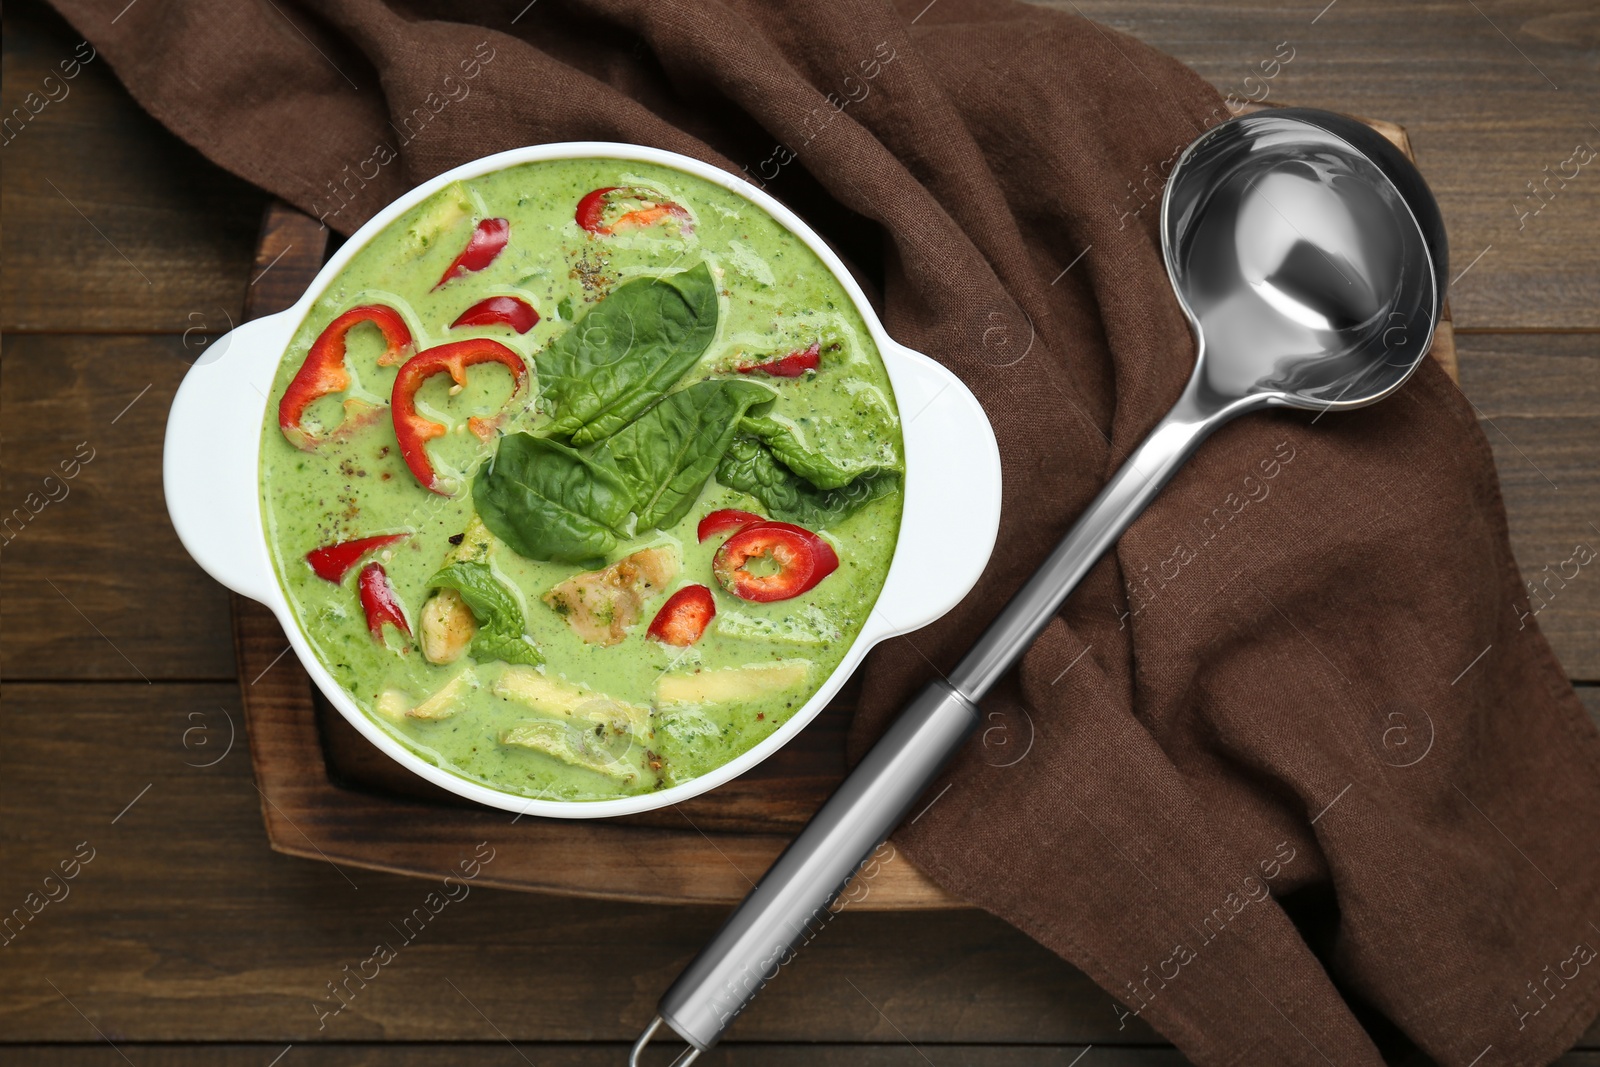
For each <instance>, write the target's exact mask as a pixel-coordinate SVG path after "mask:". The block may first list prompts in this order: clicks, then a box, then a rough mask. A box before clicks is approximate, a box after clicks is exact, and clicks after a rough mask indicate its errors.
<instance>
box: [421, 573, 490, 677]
mask: <svg viewBox="0 0 1600 1067" xmlns="http://www.w3.org/2000/svg"><path fill="white" fill-rule="evenodd" d="M417 631H418V634H419V637H420V643H421V645H422V656H423V658H424V659H426V660H427V661H428V662H429V663H437V664H441V665H442V664H446V663H454V662H455V661H456V660H458V659H460V658H461V656H462V655H463V654H464V653H465V652H466V651H467V646H468V645H470V644H472V638H473V637H474V636H475V635H476V634H477V632H478V620H477V619H475V618H473V617H472V609H471V608H469V607H467V602H466V601H465V600H462V599H461V594H460V593H458V592H456V591H455V590H454V589H448V588H446V589H441V590H439V591H438V592H437V593H435V594H433V596H431V597H429V598H428V602H427V603H426V604H424V605H422V617H421V619H420V620H419V622H418V624H417Z"/></svg>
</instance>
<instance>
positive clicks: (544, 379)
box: [261, 159, 903, 800]
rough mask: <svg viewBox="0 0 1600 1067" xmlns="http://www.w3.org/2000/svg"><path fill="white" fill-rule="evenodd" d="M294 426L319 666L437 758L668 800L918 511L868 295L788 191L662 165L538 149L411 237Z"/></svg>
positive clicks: (766, 700)
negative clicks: (794, 209) (768, 191)
mask: <svg viewBox="0 0 1600 1067" xmlns="http://www.w3.org/2000/svg"><path fill="white" fill-rule="evenodd" d="M490 298H514V299H500V300H496V301H491V299H490ZM361 309H364V310H361ZM469 309H471V310H470V313H469ZM530 309H531V312H533V313H536V316H537V321H536V322H533V319H534V317H535V315H534V314H530ZM469 323H477V324H476V325H472V324H469ZM530 323H532V325H531V326H530V325H529V324H530ZM519 331H525V332H519ZM485 339H487V340H485ZM460 342H470V343H468V344H460ZM446 345H449V346H451V347H448V348H443V347H441V346H446ZM397 379H398V380H399V381H400V387H399V388H397V387H396V382H397ZM418 382H420V385H419V384H418ZM458 382H461V383H464V384H460V385H459V386H458ZM261 444H262V451H261V457H262V458H261V494H262V510H263V515H264V518H265V523H266V530H267V539H268V543H269V544H270V546H271V551H272V556H273V561H274V565H275V566H276V568H277V572H278V576H279V579H280V580H281V582H282V585H283V588H284V590H285V593H286V594H287V597H288V600H289V604H290V606H291V608H292V610H293V612H294V615H295V617H296V619H297V620H298V621H299V623H300V626H301V628H302V630H303V632H304V633H305V635H306V637H307V639H308V641H309V642H310V643H311V645H312V647H313V648H314V649H315V651H316V654H317V656H318V658H319V659H320V660H321V661H322V663H323V664H324V665H325V666H326V667H327V668H328V670H329V671H330V672H331V674H332V675H333V677H334V678H335V679H336V680H337V681H338V683H339V684H340V685H341V686H342V687H343V688H344V689H345V690H346V691H347V692H348V693H349V694H350V696H351V697H352V698H353V699H354V700H355V702H356V703H357V704H358V705H359V706H360V707H361V708H362V710H363V711H364V712H365V713H366V714H367V715H368V716H370V717H371V718H372V720H373V721H374V722H376V723H378V724H379V725H380V726H381V727H382V728H383V729H384V730H385V731H386V732H388V733H389V734H390V735H392V736H393V737H395V738H396V739H397V740H398V741H400V742H401V743H402V744H404V745H405V746H406V747H407V748H409V749H411V750H412V751H414V752H416V753H417V754H419V755H420V756H422V758H424V759H426V760H428V761H429V762H431V763H433V764H435V765H437V766H439V767H441V768H444V769H446V770H448V771H450V772H452V773H455V774H457V775H460V776H462V777H464V778H467V779H469V780H472V781H475V782H479V783H482V784H484V785H488V786H491V787H493V788H496V789H501V790H505V791H509V792H512V793H516V794H520V795H524V796H529V797H545V798H551V799H560V800H599V799H608V798H614V797H621V796H629V795H636V794H642V793H648V792H651V791H653V790H657V789H662V788H666V787H669V786H672V785H676V784H679V783H682V782H686V781H689V780H690V779H693V778H695V777H697V776H699V775H703V774H705V773H706V772H708V771H710V770H712V769H714V768H716V767H718V766H720V765H722V764H724V763H726V762H727V761H729V760H730V759H733V758H734V757H735V756H737V755H739V754H740V753H742V752H744V751H746V750H747V749H749V748H750V747H751V746H752V745H754V744H756V743H757V742H759V741H760V740H762V739H763V738H764V737H766V736H767V735H769V734H770V733H771V732H772V731H773V730H775V729H777V728H778V727H779V726H781V725H782V724H783V723H784V722H785V721H786V720H787V719H788V718H789V717H790V716H791V715H792V714H793V713H794V711H795V710H796V709H797V708H799V707H801V706H802V705H803V704H804V703H805V702H806V700H807V699H809V697H810V696H811V695H812V694H813V693H814V692H815V691H816V690H817V688H818V687H819V686H820V685H821V684H822V683H823V681H824V680H825V679H826V678H827V677H828V675H829V674H830V673H831V672H832V671H833V670H834V668H835V667H836V666H837V665H838V664H839V661H840V660H841V658H842V657H843V656H844V654H845V652H846V651H847V650H848V648H849V647H850V645H851V643H852V642H853V641H854V639H855V637H856V635H857V633H858V632H859V631H860V629H861V627H862V625H863V623H864V622H865V621H866V618H867V615H868V613H869V612H870V611H871V609H872V605H873V603H874V601H875V600H876V598H877V596H878V593H879V591H880V590H881V588H882V586H883V581H884V578H885V576H886V574H887V572H888V569H889V561H890V557H891V555H892V554H893V551H894V546H895V541H896V537H897V534H898V529H899V522H900V511H901V503H902V492H901V486H902V478H901V476H902V473H903V456H902V444H901V436H900V428H899V418H898V413H897V410H896V407H895V402H894V396H893V393H892V391H891V389H890V386H889V381H888V376H887V374H886V373H885V371H884V367H883V364H882V362H881V360H880V358H879V355H878V352H877V349H876V348H875V346H874V344H873V342H872V338H871V335H870V333H869V332H868V330H867V328H866V326H865V324H864V323H863V322H862V320H861V317H860V315H859V314H858V313H857V311H856V309H855V306H854V304H853V303H852V302H851V300H850V298H849V296H848V295H847V294H846V293H845V291H844V290H843V288H842V287H841V286H840V285H839V283H838V281H837V280H836V279H835V278H834V277H833V275H832V274H831V273H830V272H829V271H828V269H827V268H826V267H825V266H824V265H823V264H822V262H821V261H820V260H819V259H818V258H817V257H816V255H815V254H813V253H812V251H811V250H810V249H809V248H807V247H806V245H805V243H804V242H803V241H801V240H800V239H798V238H797V237H796V236H794V235H793V234H792V233H790V232H789V231H788V230H786V229H785V228H783V227H782V226H781V225H779V224H778V223H777V221H776V220H774V219H773V218H771V217H770V216H768V215H767V214H766V213H765V212H764V211H762V210H761V209H759V208H757V207H756V206H754V205H753V204H751V203H749V202H748V201H746V200H744V199H743V198H741V197H739V196H737V195H735V194H733V193H731V192H728V191H726V190H724V189H721V188H719V187H717V186H715V185H713V184H711V183H709V182H706V181H704V180H702V179H699V178H696V177H693V176H691V175H688V174H685V173H682V172H680V171H676V170H671V169H668V168H664V167H658V166H653V165H649V164H644V163H629V162H622V161H616V160H605V159H571V160H558V161H550V162H543V163H529V164H523V165H520V166H515V167H510V168H507V169H504V170H501V171H497V172H495V173H492V174H487V175H484V176H482V177H479V178H474V179H470V180H464V181H460V182H456V183H454V184H452V185H450V186H448V187H446V188H445V189H443V190H441V191H440V192H438V193H436V194H435V195H434V196H432V197H430V198H429V199H428V200H426V201H425V202H423V203H421V204H419V205H418V206H416V207H415V208H413V209H412V210H410V211H409V212H407V213H406V214H405V215H404V216H402V217H401V218H400V219H398V220H397V221H395V222H394V223H392V224H391V225H390V226H388V227H387V228H385V229H384V230H383V231H382V232H381V233H379V234H378V235H377V236H376V237H374V238H373V239H372V240H371V241H370V243H368V244H367V245H366V246H365V247H363V248H362V249H361V250H360V251H358V252H357V253H356V254H355V255H354V256H353V257H352V258H351V260H350V261H349V263H348V264H347V265H346V267H345V268H344V270H343V271H341V272H340V273H339V274H338V276H337V277H335V278H334V279H333V281H332V283H331V284H330V285H329V286H328V288H327V289H326V291H325V292H323V294H322V295H321V297H320V298H319V299H318V300H317V302H316V303H315V304H314V305H313V306H312V308H311V310H310V312H309V314H308V315H307V317H306V320H305V322H304V323H303V324H302V326H301V328H300V330H299V332H298V333H297V334H296V335H295V337H294V340H293V341H292V343H291V344H290V346H289V348H288V350H287V352H286V353H285V355H284V358H283V361H282V364H281V366H280V367H279V369H278V373H277V377H276V378H275V380H274V385H273V391H272V396H271V399H270V403H269V407H268V414H267V419H266V424H265V426H264V427H263V428H262V437H261ZM728 509H737V511H738V512H747V513H749V514H745V515H740V514H729V513H728ZM707 516H712V518H711V519H707ZM703 521H704V523H705V527H702V522H703ZM711 527H715V529H714V530H711V531H710V532H707V528H711ZM699 533H706V536H705V537H704V539H702V538H701V537H700V536H698V534H699ZM380 537H382V538H383V539H382V540H380V541H376V542H369V543H361V542H363V541H364V539H369V538H380ZM352 542H355V543H352ZM319 550H320V551H319ZM713 610H714V615H711V612H712V611H713Z"/></svg>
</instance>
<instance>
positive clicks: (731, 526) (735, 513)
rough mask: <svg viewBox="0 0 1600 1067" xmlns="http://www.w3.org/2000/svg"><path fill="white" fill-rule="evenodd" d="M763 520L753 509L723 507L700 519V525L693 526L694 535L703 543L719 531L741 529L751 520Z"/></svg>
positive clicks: (725, 531)
mask: <svg viewBox="0 0 1600 1067" xmlns="http://www.w3.org/2000/svg"><path fill="white" fill-rule="evenodd" d="M761 521H763V518H762V516H760V515H757V514H756V513H755V512H753V511H740V510H739V509H738V508H723V509H721V510H720V511H713V512H712V513H711V514H709V515H707V516H706V517H705V518H703V519H701V520H700V525H699V526H697V527H695V531H694V533H695V536H696V537H697V538H699V539H700V542H701V543H702V544H703V543H705V540H706V538H708V537H715V536H717V534H719V533H727V532H728V531H729V530H742V529H744V528H745V527H746V526H749V525H750V524H751V523H752V522H761Z"/></svg>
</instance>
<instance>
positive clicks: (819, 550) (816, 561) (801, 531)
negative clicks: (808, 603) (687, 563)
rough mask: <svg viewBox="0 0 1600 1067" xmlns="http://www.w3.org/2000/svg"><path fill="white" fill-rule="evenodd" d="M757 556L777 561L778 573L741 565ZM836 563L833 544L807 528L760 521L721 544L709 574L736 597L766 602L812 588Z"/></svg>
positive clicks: (788, 596)
mask: <svg viewBox="0 0 1600 1067" xmlns="http://www.w3.org/2000/svg"><path fill="white" fill-rule="evenodd" d="M761 557H765V558H767V559H768V560H770V561H771V562H772V563H773V564H774V565H776V566H777V568H778V570H777V572H776V573H773V574H763V575H757V574H752V573H750V571H748V570H747V569H745V564H746V563H748V562H749V561H750V560H752V559H757V558H761ZM838 566H839V554H838V553H837V552H835V551H834V550H833V546H832V545H830V544H828V542H826V541H824V540H823V539H822V538H820V537H818V536H817V535H816V534H814V533H812V532H811V531H810V530H807V529H805V528H804V527H801V526H795V525H792V524H790V523H787V522H758V523H755V524H753V525H750V526H746V527H745V528H744V529H742V530H740V531H739V532H738V533H736V534H734V535H733V536H732V537H730V538H728V539H727V540H726V541H724V542H723V543H722V547H721V548H719V549H717V554H716V556H714V557H713V558H712V560H711V573H713V574H714V575H716V577H717V581H718V582H720V583H721V584H722V587H723V588H724V589H726V590H727V591H728V592H730V593H732V594H733V595H734V596H736V597H739V598H741V599H743V600H754V601H757V602H760V603H766V602H769V601H773V600H788V599H790V598H791V597H797V596H799V595H800V594H801V593H804V592H806V591H808V590H810V589H814V588H816V585H817V583H818V582H820V581H822V579H824V578H826V577H827V576H828V575H830V574H832V573H833V572H834V571H835V570H837V569H838Z"/></svg>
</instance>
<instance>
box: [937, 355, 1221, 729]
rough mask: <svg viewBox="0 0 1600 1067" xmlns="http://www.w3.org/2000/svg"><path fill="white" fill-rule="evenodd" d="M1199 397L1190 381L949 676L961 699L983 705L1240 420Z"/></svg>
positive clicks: (1195, 382)
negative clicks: (1088, 581) (1217, 434)
mask: <svg viewBox="0 0 1600 1067" xmlns="http://www.w3.org/2000/svg"><path fill="white" fill-rule="evenodd" d="M1200 392H1201V389H1200V386H1199V384H1198V379H1191V380H1190V382H1189V384H1188V386H1187V387H1186V388H1185V389H1184V391H1183V395H1182V396H1180V397H1179V398H1178V402H1177V403H1176V404H1174V405H1173V407H1172V410H1171V411H1169V412H1167V414H1166V415H1165V416H1164V417H1163V418H1162V420H1161V421H1160V422H1158V423H1156V425H1155V428H1154V429H1152V430H1151V431H1150V433H1149V435H1148V436H1147V437H1145V439H1144V440H1143V441H1142V442H1140V444H1139V447H1138V448H1136V449H1134V451H1133V453H1132V454H1131V455H1130V456H1129V457H1128V458H1127V460H1126V461H1125V462H1124V463H1123V464H1122V467H1121V468H1120V469H1119V470H1118V471H1117V473H1116V474H1114V475H1112V477H1111V480H1110V481H1109V482H1107V483H1106V486H1105V488H1104V489H1102V490H1100V495H1098V496H1096V497H1095V498H1094V500H1093V502H1091V503H1090V504H1089V506H1088V508H1086V509H1085V510H1084V512H1083V514H1081V515H1079V516H1078V521H1077V522H1075V523H1073V524H1072V529H1070V530H1068V531H1067V534H1066V536H1065V537H1063V538H1062V539H1061V542H1060V543H1059V544H1058V545H1056V547H1055V548H1054V549H1053V550H1052V551H1051V553H1050V555H1049V556H1047V557H1046V558H1045V561H1044V562H1043V563H1042V564H1040V565H1039V569H1038V570H1036V571H1034V572H1033V576H1032V577H1030V578H1029V579H1028V581H1027V584H1026V585H1024V586H1023V587H1022V588H1021V589H1020V590H1018V591H1017V594H1016V595H1015V596H1013V597H1012V598H1011V601H1010V602H1009V603H1008V604H1006V606H1005V607H1004V608H1003V609H1002V610H1001V612H1000V614H999V615H998V616H996V618H995V620H994V621H993V622H991V623H990V624H989V628H988V629H987V630H985V631H984V632H983V636H981V637H979V638H978V640H977V643H976V644H974V645H973V646H972V648H971V649H969V650H968V652H967V654H966V655H965V656H963V657H961V662H960V663H958V664H956V669H955V670H954V671H951V672H950V684H951V685H953V686H954V687H955V688H956V690H957V691H958V692H960V693H961V694H962V695H963V696H965V697H967V698H968V699H970V700H974V701H977V700H981V699H982V698H983V697H984V695H985V694H986V693H988V692H989V690H990V689H992V688H993V687H994V684H995V682H997V681H999V680H1000V677H1001V676H1002V675H1004V674H1005V673H1006V671H1008V670H1010V669H1011V665H1012V664H1014V663H1015V662H1016V661H1017V659H1018V658H1019V657H1021V655H1022V654H1023V653H1024V652H1026V651H1027V650H1028V647H1029V646H1030V645H1032V644H1033V641H1034V638H1036V637H1038V636H1039V634H1040V633H1041V632H1042V631H1043V630H1044V628H1045V626H1046V625H1047V624H1048V623H1049V622H1050V619H1051V618H1052V617H1053V616H1054V615H1055V613H1056V612H1057V611H1059V610H1060V608H1061V605H1062V604H1063V603H1065V602H1066V599H1067V597H1068V596H1069V595H1070V594H1071V593H1072V591H1073V590H1074V589H1076V588H1077V586H1078V583H1079V582H1080V581H1082V580H1083V576H1084V575H1085V574H1088V573H1089V569H1090V568H1091V567H1093V566H1094V565H1095V563H1096V562H1098V561H1099V559H1100V557H1101V556H1102V555H1104V554H1105V552H1106V550H1107V549H1109V548H1110V547H1111V546H1112V545H1114V544H1116V542H1117V538H1119V537H1121V536H1122V534H1123V531H1125V530H1127V528H1128V527H1129V526H1131V525H1132V524H1133V520H1134V519H1136V518H1138V517H1139V514H1140V513H1141V512H1143V511H1144V509H1145V507H1146V506H1147V505H1149V503H1150V501H1151V500H1152V499H1154V498H1155V496H1156V494H1157V493H1159V492H1160V491H1161V489H1162V487H1164V486H1165V485H1166V484H1167V482H1168V481H1169V480H1170V479H1171V478H1172V476H1173V474H1175V473H1176V472H1177V470H1178V468H1179V467H1181V466H1183V464H1184V461H1186V460H1187V459H1188V458H1189V457H1190V456H1191V455H1193V454H1194V450H1195V449H1196V448H1197V447H1199V445H1200V442H1201V441H1204V440H1205V439H1206V437H1207V436H1208V435H1209V434H1210V433H1211V431H1212V430H1214V429H1216V427H1218V426H1220V425H1221V424H1222V423H1223V422H1226V421H1227V420H1228V419H1229V418H1232V417H1233V416H1234V415H1236V414H1238V408H1237V407H1232V408H1229V407H1220V406H1218V405H1216V404H1212V403H1207V402H1205V401H1203V400H1201V399H1200Z"/></svg>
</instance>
